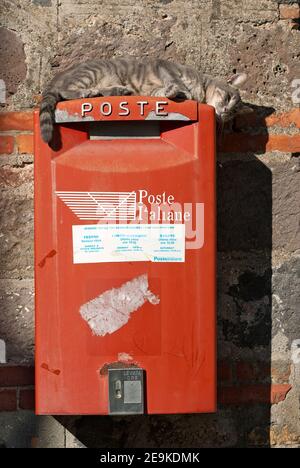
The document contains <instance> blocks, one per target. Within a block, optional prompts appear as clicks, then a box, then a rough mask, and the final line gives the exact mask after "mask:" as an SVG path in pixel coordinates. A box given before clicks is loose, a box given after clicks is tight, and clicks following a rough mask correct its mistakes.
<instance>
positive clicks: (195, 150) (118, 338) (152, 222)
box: [35, 96, 216, 414]
mask: <svg viewBox="0 0 300 468" xmlns="http://www.w3.org/2000/svg"><path fill="white" fill-rule="evenodd" d="M55 120H56V124H55V131H54V139H53V142H52V144H51V147H50V146H48V145H47V144H45V143H44V142H43V141H42V139H41V137H40V129H39V118H38V111H36V113H35V285H36V412H37V414H129V413H135V414H138V413H149V414H150V413H196V412H213V411H215V408H216V371H215V359H216V356H215V355H216V350H215V302H216V298H215V287H216V268H215V263H216V245H215V239H216V229H215V224H216V209H215V121H214V109H213V108H212V107H210V106H207V105H204V104H198V103H197V102H195V101H184V102H174V101H170V100H168V99H163V98H152V97H139V96H137V97H126V98H124V97H109V98H94V99H86V100H75V101H68V102H61V103H59V104H58V106H57V109H56V114H55Z"/></svg>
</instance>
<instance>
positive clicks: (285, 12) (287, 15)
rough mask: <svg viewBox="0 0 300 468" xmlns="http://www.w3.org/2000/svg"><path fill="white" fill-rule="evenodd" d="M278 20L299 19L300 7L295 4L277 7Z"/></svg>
mask: <svg viewBox="0 0 300 468" xmlns="http://www.w3.org/2000/svg"><path fill="white" fill-rule="evenodd" d="M279 12H280V19H297V18H300V6H299V5H297V4H296V3H295V4H293V5H279Z"/></svg>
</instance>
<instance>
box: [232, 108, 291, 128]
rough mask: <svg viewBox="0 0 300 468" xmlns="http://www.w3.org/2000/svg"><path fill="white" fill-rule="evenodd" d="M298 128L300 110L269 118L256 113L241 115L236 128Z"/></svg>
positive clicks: (236, 120)
mask: <svg viewBox="0 0 300 468" xmlns="http://www.w3.org/2000/svg"><path fill="white" fill-rule="evenodd" d="M292 125H294V126H296V127H297V128H300V109H298V108H296V109H292V110H291V111H289V112H281V113H279V114H276V113H274V114H271V115H269V116H267V117H262V116H259V115H257V114H256V113H255V112H253V113H252V114H241V115H239V116H237V117H236V119H235V127H236V128H237V129H242V128H247V127H265V126H266V127H268V128H271V127H274V126H278V127H281V128H287V127H289V126H292Z"/></svg>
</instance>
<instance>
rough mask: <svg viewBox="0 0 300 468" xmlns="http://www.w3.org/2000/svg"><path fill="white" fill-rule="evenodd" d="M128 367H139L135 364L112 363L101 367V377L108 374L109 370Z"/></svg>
mask: <svg viewBox="0 0 300 468" xmlns="http://www.w3.org/2000/svg"><path fill="white" fill-rule="evenodd" d="M127 367H139V366H138V365H137V364H136V363H134V362H120V361H116V362H110V363H106V364H104V366H102V367H101V369H100V375H101V376H102V377H103V376H105V375H107V374H108V369H126V368H127Z"/></svg>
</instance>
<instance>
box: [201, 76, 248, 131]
mask: <svg viewBox="0 0 300 468" xmlns="http://www.w3.org/2000/svg"><path fill="white" fill-rule="evenodd" d="M246 80H247V75H246V73H236V74H235V75H233V76H231V77H230V78H229V79H228V80H227V81H226V80H221V79H218V78H213V79H211V80H210V81H209V83H208V86H207V88H206V103H207V104H210V105H211V106H213V107H214V108H215V109H216V116H217V118H218V119H219V120H221V121H222V122H226V121H228V120H232V119H233V118H234V117H235V116H236V115H237V114H246V113H250V112H253V109H252V108H251V107H250V106H247V105H246V104H244V103H243V102H242V100H241V96H240V93H239V87H240V86H242V85H243V84H244V83H245V81H246Z"/></svg>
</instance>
